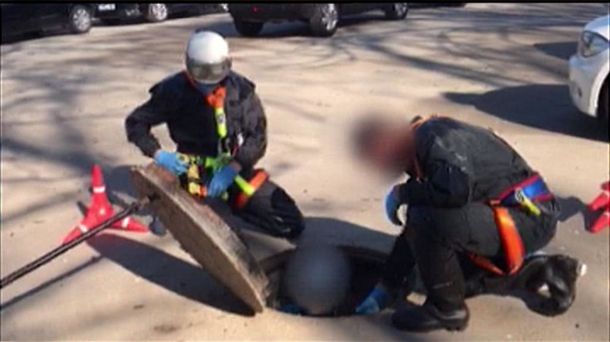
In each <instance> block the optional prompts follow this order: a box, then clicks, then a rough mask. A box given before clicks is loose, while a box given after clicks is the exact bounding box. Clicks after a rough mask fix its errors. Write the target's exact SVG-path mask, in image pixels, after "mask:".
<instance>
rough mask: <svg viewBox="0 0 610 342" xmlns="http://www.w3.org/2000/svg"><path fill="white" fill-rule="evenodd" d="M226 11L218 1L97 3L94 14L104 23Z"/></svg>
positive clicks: (158, 19)
mask: <svg viewBox="0 0 610 342" xmlns="http://www.w3.org/2000/svg"><path fill="white" fill-rule="evenodd" d="M223 5H224V8H225V9H224V11H226V4H219V3H173V2H168V3H123V2H117V3H98V4H96V5H95V8H96V12H95V16H96V17H97V18H99V19H100V20H102V21H103V22H106V23H118V22H120V21H122V20H126V19H132V18H140V17H143V18H144V19H146V20H147V21H149V22H161V21H164V20H166V19H167V18H169V17H170V16H171V15H175V14H193V15H199V14H204V13H211V12H221V11H223Z"/></svg>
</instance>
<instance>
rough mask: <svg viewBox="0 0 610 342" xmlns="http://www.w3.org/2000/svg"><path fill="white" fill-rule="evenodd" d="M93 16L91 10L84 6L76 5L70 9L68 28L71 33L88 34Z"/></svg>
mask: <svg viewBox="0 0 610 342" xmlns="http://www.w3.org/2000/svg"><path fill="white" fill-rule="evenodd" d="M92 21H93V14H92V11H91V8H89V7H87V6H83V5H76V6H74V7H72V8H71V9H70V14H69V17H68V26H69V28H70V32H72V33H76V34H81V33H87V32H89V30H90V29H91V26H92Z"/></svg>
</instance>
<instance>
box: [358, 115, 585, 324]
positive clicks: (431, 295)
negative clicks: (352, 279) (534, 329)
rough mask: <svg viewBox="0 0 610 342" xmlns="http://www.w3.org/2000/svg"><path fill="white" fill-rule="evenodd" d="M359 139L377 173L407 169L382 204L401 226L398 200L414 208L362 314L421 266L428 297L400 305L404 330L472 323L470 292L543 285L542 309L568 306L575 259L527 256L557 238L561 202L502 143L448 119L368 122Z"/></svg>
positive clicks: (398, 320) (396, 318)
mask: <svg viewBox="0 0 610 342" xmlns="http://www.w3.org/2000/svg"><path fill="white" fill-rule="evenodd" d="M354 140H355V143H356V148H357V151H358V152H359V154H360V156H361V157H362V158H363V159H364V160H367V161H369V162H371V164H372V165H373V166H375V167H377V168H378V169H379V170H381V171H384V172H386V173H387V174H390V175H398V174H399V173H401V172H405V173H406V174H407V175H408V176H409V179H408V180H407V181H406V182H405V183H402V184H399V185H396V186H394V187H393V188H392V189H391V191H390V193H389V194H388V195H387V198H386V201H385V210H386V214H387V216H388V218H389V220H390V221H391V222H392V223H394V224H396V225H403V222H401V221H400V219H399V217H398V215H397V211H398V209H399V207H400V206H401V205H408V210H407V220H406V223H405V228H404V230H403V232H402V233H401V234H400V235H399V236H398V238H397V239H396V241H395V245H394V247H393V250H392V252H391V254H390V256H389V258H388V260H387V261H386V265H385V271H384V274H385V276H384V277H383V279H382V280H381V282H380V283H379V284H378V285H377V286H376V287H375V289H374V290H373V291H372V292H371V293H370V295H369V296H368V297H367V298H366V299H365V300H364V301H363V302H362V303H361V305H360V306H359V307H358V308H357V312H359V313H362V314H365V313H374V312H377V311H379V310H381V309H383V308H384V307H386V306H389V305H390V304H392V303H393V302H394V300H395V299H396V297H397V294H398V293H401V292H402V293H403V294H408V293H409V292H410V291H411V290H412V289H413V285H414V282H415V281H414V269H415V266H418V269H419V273H420V276H421V279H422V282H423V285H424V287H425V289H426V292H427V297H426V301H425V303H424V304H423V305H422V306H406V307H403V308H399V309H398V310H397V311H395V312H394V314H393V316H392V323H393V325H394V326H395V327H397V328H399V329H403V330H408V331H429V330H435V329H448V330H462V329H464V328H465V327H466V325H467V323H468V320H469V311H468V308H467V306H466V303H465V298H466V297H467V296H469V295H474V294H478V293H483V292H486V291H488V290H489V291H491V290H493V289H492V287H494V288H496V289H497V288H504V289H510V288H514V287H515V286H521V287H524V288H528V289H530V290H532V291H537V290H539V289H540V288H541V287H543V286H544V285H546V286H548V288H549V290H550V293H551V297H550V298H549V299H548V300H547V301H546V302H545V306H546V308H547V312H546V313H547V314H549V315H552V314H558V313H561V312H564V311H565V310H567V309H568V307H569V306H570V305H571V303H572V301H573V299H574V287H575V282H576V278H577V274H578V272H579V267H580V266H579V265H580V264H579V263H578V261H577V260H575V259H573V258H570V257H567V256H559V255H558V256H546V255H543V256H531V255H532V254H533V253H534V252H536V251H539V250H540V249H541V248H543V247H544V246H546V245H547V244H548V243H549V242H550V241H551V239H552V238H553V236H554V235H555V230H556V226H557V214H558V211H559V208H558V205H557V203H556V201H555V199H554V197H553V194H552V193H551V191H550V190H549V189H548V187H547V185H546V184H545V182H544V180H543V178H542V177H541V176H540V175H539V174H538V173H536V172H535V171H534V170H532V168H530V166H529V165H528V164H527V163H526V162H525V160H524V159H523V158H522V157H521V156H520V155H519V154H518V153H517V152H515V150H514V149H513V148H512V147H511V146H509V145H508V144H507V143H506V142H505V141H504V140H502V139H501V138H499V137H498V136H496V135H495V134H494V133H493V132H491V131H490V130H487V129H483V128H480V127H476V126H472V125H469V124H466V123H463V122H460V121H457V120H454V119H450V118H442V117H431V118H427V119H422V118H419V117H418V118H416V119H415V120H413V122H411V123H410V124H407V123H401V124H398V125H397V124H396V123H391V122H384V121H380V120H366V122H363V123H362V124H361V125H359V126H358V128H357V129H356V131H355V135H354ZM481 275H482V276H481ZM490 284H493V286H492V285H490Z"/></svg>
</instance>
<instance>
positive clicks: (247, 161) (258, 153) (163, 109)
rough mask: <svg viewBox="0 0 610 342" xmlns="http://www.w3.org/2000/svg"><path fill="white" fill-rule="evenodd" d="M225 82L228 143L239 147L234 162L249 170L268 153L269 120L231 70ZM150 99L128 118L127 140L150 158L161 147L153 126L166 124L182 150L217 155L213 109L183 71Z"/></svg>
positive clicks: (250, 87)
mask: <svg viewBox="0 0 610 342" xmlns="http://www.w3.org/2000/svg"><path fill="white" fill-rule="evenodd" d="M222 84H223V85H224V86H225V87H226V89H227V96H226V99H225V112H226V115H227V129H228V141H229V145H230V147H231V149H232V150H233V149H235V151H236V152H235V160H236V161H237V162H239V163H240V164H241V165H242V167H243V168H251V167H252V166H254V164H255V163H256V162H257V161H258V160H259V159H260V158H261V157H262V156H263V155H264V154H265V150H266V147H267V121H266V118H265V112H264V110H263V107H262V105H261V102H260V100H259V98H258V96H257V95H256V93H255V90H254V88H255V86H254V84H253V83H252V82H250V81H249V80H248V79H246V78H245V77H243V76H241V75H239V74H237V73H234V72H232V73H231V74H230V75H229V76H228V77H227V78H226V79H225V80H224V81H223V82H222ZM149 92H150V99H149V100H148V101H146V102H145V103H144V104H142V105H141V106H139V107H138V108H136V109H135V110H134V111H133V112H132V113H131V114H129V116H128V117H127V119H126V120H125V129H126V131H127V139H128V140H129V141H130V142H132V143H134V144H135V145H136V146H138V147H139V148H140V150H142V153H144V154H145V155H147V156H149V157H152V156H153V155H154V153H155V152H156V151H157V150H158V149H159V148H160V145H159V142H158V141H157V139H156V138H155V137H154V136H153V135H152V134H151V132H150V130H151V128H152V127H153V126H156V125H159V124H162V123H165V124H167V127H168V129H169V133H170V136H171V138H172V140H173V141H174V142H175V143H176V145H177V149H178V152H181V153H189V154H197V155H205V156H216V155H217V154H218V140H219V136H218V133H217V130H216V119H215V116H214V111H213V108H212V107H211V106H209V105H208V104H207V102H206V101H205V99H204V97H203V95H202V94H201V92H199V91H198V90H197V89H195V88H194V87H193V86H192V85H191V83H190V82H189V80H188V79H187V78H186V75H185V74H184V72H180V73H177V74H174V75H172V76H169V77H168V78H166V79H164V80H163V81H161V82H159V83H157V84H156V85H154V86H153V87H152V88H151V89H150V90H149Z"/></svg>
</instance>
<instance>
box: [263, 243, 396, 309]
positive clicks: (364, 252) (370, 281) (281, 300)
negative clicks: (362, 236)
mask: <svg viewBox="0 0 610 342" xmlns="http://www.w3.org/2000/svg"><path fill="white" fill-rule="evenodd" d="M340 249H341V250H342V251H343V253H344V254H345V255H346V256H347V258H348V260H349V262H350V265H351V272H352V273H351V277H350V286H349V290H348V293H347V295H346V296H345V298H344V300H343V301H342V302H341V303H340V304H339V305H337V306H336V307H335V308H334V309H333V310H332V312H330V313H326V314H323V315H310V314H307V313H303V312H298V313H297V312H295V314H298V315H303V316H315V317H342V316H351V315H354V314H355V309H356V307H357V306H358V304H360V303H361V302H362V301H363V300H364V299H365V298H366V296H367V295H368V294H369V293H370V291H371V290H372V289H373V287H374V286H375V285H376V284H377V282H378V281H379V279H380V278H381V275H382V268H383V267H382V266H383V262H384V260H385V258H386V255H384V254H383V253H380V252H377V251H373V250H369V249H366V248H361V247H351V246H350V247H346V246H340ZM292 253H294V250H290V251H285V252H282V253H279V254H276V255H274V256H271V257H269V258H267V259H264V260H262V261H261V266H262V268H263V270H264V271H265V272H266V273H267V276H268V278H269V283H270V289H269V290H270V292H269V297H268V300H267V306H268V307H270V308H272V309H275V310H280V311H282V312H286V310H284V309H283V308H286V307H287V306H292V305H294V303H292V301H291V299H290V298H289V297H288V296H286V294H284V293H283V288H282V277H283V275H284V266H285V264H286V262H287V261H288V259H289V257H290V256H291V255H292Z"/></svg>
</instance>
